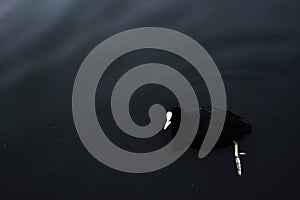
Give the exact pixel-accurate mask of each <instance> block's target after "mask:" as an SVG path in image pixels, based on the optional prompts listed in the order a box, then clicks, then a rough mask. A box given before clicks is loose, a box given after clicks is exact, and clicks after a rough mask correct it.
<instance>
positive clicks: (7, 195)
mask: <svg viewBox="0 0 300 200" xmlns="http://www.w3.org/2000/svg"><path fill="white" fill-rule="evenodd" d="M299 9H300V3H299V1H284V0H269V1H236V0H229V1H216V0H200V1H196V0H191V1H171V0H166V1H108V0H105V1H79V0H69V1H68V0H60V1H59V0H55V1H33V0H32V1H21V0H20V1H17V0H10V1H9V0H7V1H0V184H1V185H0V186H1V187H0V196H1V197H0V198H1V199H13V198H22V197H23V198H22V199H25V197H39V198H40V199H66V198H70V199H107V198H120V199H129V198H141V199H145V198H146V199H154V198H166V199H183V198H186V199H208V198H210V199H237V198H239V199H254V198H255V199H256V198H257V199H263V198H264V199H265V198H272V199H282V198H284V197H285V196H287V195H288V196H289V197H290V198H292V197H293V196H295V195H298V194H299V192H298V191H297V189H298V187H297V182H298V180H299V178H300V176H299V175H300V173H299V167H300V163H299V161H300V159H299V154H298V153H299V140H300V136H299V131H298V128H297V125H298V120H299V115H298V111H299V108H298V102H299V83H300V79H299V78H298V76H299V72H300V70H299V64H300V47H299V46H300V27H299V18H300V14H299ZM143 26H157V27H166V28H170V29H174V30H177V31H180V32H183V33H185V34H187V35H189V36H191V37H192V38H194V39H195V40H196V41H198V42H199V43H200V44H201V45H203V46H204V47H205V49H206V50H207V51H208V52H209V53H210V55H211V56H212V58H213V59H214V61H215V62H216V64H217V66H218V67H219V70H220V72H221V74H222V76H223V79H224V82H225V86H226V91H227V98H228V107H229V109H230V110H231V111H233V112H235V113H238V114H239V115H241V116H243V117H244V118H245V119H247V121H249V122H251V123H252V125H253V127H254V129H253V134H252V135H251V136H249V137H247V138H245V139H244V140H243V141H241V148H242V149H245V150H246V151H247V152H248V154H249V156H248V157H247V158H245V159H244V160H243V161H244V171H245V174H244V176H243V177H237V176H236V172H235V167H234V160H233V156H232V148H227V149H224V150H219V151H215V152H212V153H211V154H210V155H209V156H208V157H206V158H205V159H202V160H199V159H198V158H197V152H193V151H190V152H187V153H186V154H185V155H184V156H183V157H182V158H180V159H179V160H178V161H176V162H175V163H173V164H172V165H170V166H168V167H167V168H164V169H162V170H160V171H157V172H153V173H148V174H126V173H122V172H118V171H115V170H112V169H110V168H108V167H106V166H104V165H102V164H101V163H99V162H98V161H97V160H95V159H94V158H93V157H92V156H91V155H90V154H89V153H88V152H87V150H86V149H85V147H84V146H83V145H82V143H81V141H80V139H79V137H78V135H77V132H76V130H75V126H74V124H73V119H72V109H71V100H72V99H71V97H72V87H73V83H74V78H75V76H76V72H77V70H78V69H79V67H80V64H81V62H82V61H83V59H84V58H85V56H86V55H87V54H88V53H89V52H90V51H91V50H92V49H93V48H94V47H95V46H96V45H97V44H99V43H100V42H102V41H103V40H105V39H106V38H108V37H110V36H112V35H114V34H116V33H119V32H121V31H124V30H127V29H131V28H137V27H143ZM136 53H137V54H138V52H136ZM159 53H161V52H157V51H156V52H150V53H149V52H148V53H147V52H141V53H140V54H143V55H141V56H133V55H131V57H130V58H127V59H126V58H124V60H123V61H122V60H121V61H119V64H120V63H122V65H123V64H124V65H126V66H130V65H131V66H133V64H132V63H131V62H133V63H134V62H135V63H136V64H137V63H142V62H148V61H151V59H153V60H155V61H161V62H164V63H167V64H169V65H174V66H175V67H176V66H177V67H178V68H180V66H181V69H186V68H185V67H186V65H185V64H183V65H179V64H178V63H179V62H180V61H178V62H177V60H176V58H173V57H172V56H170V55H165V54H163V56H162V55H159ZM129 56H130V55H129ZM151 56H153V57H151ZM149 57H151V59H150V58H149ZM134 58H137V59H138V61H137V60H136V59H134ZM115 66H119V65H118V63H116V64H115ZM116 69H117V68H116ZM118 73H119V72H118V70H115V71H114V70H112V76H118ZM187 73H188V72H187ZM108 77H109V76H108ZM112 78H113V77H112ZM195 85H196V86H195V87H197V88H198V89H199V93H200V96H201V95H203V96H204V98H203V103H206V100H205V99H206V98H205V86H204V85H203V83H200V82H199V83H195ZM146 91H148V92H149V91H150V90H146ZM146 94H148V93H145V94H143V95H146ZM143 95H142V96H143ZM158 96H159V95H158ZM137 97H138V95H137ZM138 98H141V97H138ZM102 101H107V98H106V97H105V95H104V94H102V93H101V94H99V93H98V94H97V105H98V107H97V111H98V110H101V108H103V109H105V107H106V106H104V104H102ZM99 112H100V111H99ZM108 128H109V126H108ZM111 137H114V136H111ZM120 137H122V136H120ZM123 139H124V140H123V142H124V141H127V140H126V139H125V138H123ZM118 142H122V139H121V140H120V141H118ZM141 142H142V144H146V143H145V142H143V141H141ZM135 143H136V141H135ZM158 143H160V142H158ZM130 144H131V143H128V145H129V147H128V148H131V147H132V145H131V147H130ZM123 145H125V146H126V143H125V144H123ZM140 146H141V145H140ZM142 146H143V145H142ZM293 199H295V197H293Z"/></svg>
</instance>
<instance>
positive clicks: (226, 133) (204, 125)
mask: <svg viewBox="0 0 300 200" xmlns="http://www.w3.org/2000/svg"><path fill="white" fill-rule="evenodd" d="M195 112H200V123H199V127H198V131H197V134H196V137H195V138H194V140H193V142H192V144H191V147H192V148H194V149H200V147H201V145H202V143H203V140H204V138H205V135H206V132H207V130H208V126H209V124H210V119H211V113H212V112H224V111H222V110H220V109H215V108H213V109H212V108H211V107H210V106H202V107H200V109H199V110H198V111H195ZM181 115H183V117H187V118H189V117H192V116H193V113H189V114H187V113H185V112H184V111H183V113H182V112H181V109H180V108H179V107H175V108H172V109H171V110H170V111H168V112H167V115H166V117H167V121H166V124H165V127H164V129H168V128H171V135H172V137H175V135H176V134H177V131H178V129H179V126H180V119H181ZM251 131H252V126H251V125H250V124H249V123H246V122H244V120H243V118H242V117H240V116H238V115H236V114H234V113H232V112H230V111H226V117H225V122H224V126H223V130H222V132H221V135H220V137H219V139H218V141H217V143H216V145H215V146H214V149H218V148H225V147H228V146H230V145H232V144H234V158H235V164H236V169H237V173H238V175H241V174H242V165H241V160H240V156H241V155H245V154H246V153H242V152H241V153H240V152H239V148H238V143H237V141H239V140H240V139H242V138H243V137H244V136H245V135H248V134H250V133H251ZM181 140H183V141H184V138H181ZM176 144H177V145H176ZM180 148H182V141H181V142H179V145H178V143H175V144H174V146H173V150H174V151H176V149H180Z"/></svg>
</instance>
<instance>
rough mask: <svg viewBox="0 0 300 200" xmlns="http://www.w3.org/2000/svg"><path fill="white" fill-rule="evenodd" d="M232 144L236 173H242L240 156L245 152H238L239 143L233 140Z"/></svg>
mask: <svg viewBox="0 0 300 200" xmlns="http://www.w3.org/2000/svg"><path fill="white" fill-rule="evenodd" d="M233 144H234V158H235V164H236V169H237V173H238V175H239V176H240V175H242V163H241V159H240V156H243V155H246V153H245V152H239V145H238V143H237V142H236V141H233Z"/></svg>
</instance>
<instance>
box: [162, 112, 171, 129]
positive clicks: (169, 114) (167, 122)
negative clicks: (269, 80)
mask: <svg viewBox="0 0 300 200" xmlns="http://www.w3.org/2000/svg"><path fill="white" fill-rule="evenodd" d="M166 118H167V120H166V123H165V126H164V130H166V129H167V128H168V127H169V126H170V124H171V118H172V112H170V111H169V112H167V114H166Z"/></svg>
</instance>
